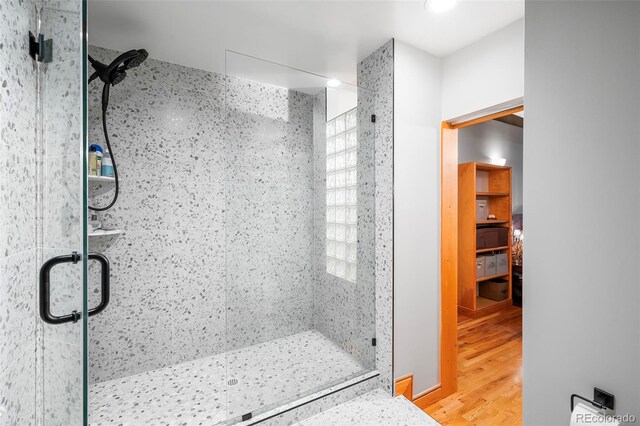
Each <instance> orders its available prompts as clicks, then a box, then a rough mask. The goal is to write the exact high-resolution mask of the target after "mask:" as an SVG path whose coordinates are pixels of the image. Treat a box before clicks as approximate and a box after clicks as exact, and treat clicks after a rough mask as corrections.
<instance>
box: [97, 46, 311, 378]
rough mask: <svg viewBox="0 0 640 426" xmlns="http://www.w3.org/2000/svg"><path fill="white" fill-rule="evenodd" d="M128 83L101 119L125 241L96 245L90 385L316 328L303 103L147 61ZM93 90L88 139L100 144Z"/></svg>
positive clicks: (110, 216)
mask: <svg viewBox="0 0 640 426" xmlns="http://www.w3.org/2000/svg"><path fill="white" fill-rule="evenodd" d="M90 54H91V55H92V56H93V57H95V58H96V59H98V60H102V61H107V62H108V61H109V60H111V59H113V58H114V57H115V56H117V54H118V53H117V52H114V51H109V50H106V49H102V48H98V47H94V46H91V48H90ZM151 55H153V52H151ZM128 74H129V75H128V77H127V79H126V80H125V81H124V82H122V83H121V84H119V85H118V86H116V87H114V88H112V90H111V102H110V108H109V117H108V120H109V121H108V125H109V128H110V130H111V134H112V146H113V149H114V151H115V155H116V160H117V164H118V171H119V175H120V178H121V180H120V182H121V184H120V197H119V200H118V203H117V204H116V205H115V207H114V208H112V209H111V210H109V211H108V212H106V213H105V214H102V215H101V218H102V220H103V224H104V225H105V226H106V227H111V228H119V229H123V230H124V232H125V233H124V234H123V235H121V236H118V237H115V238H114V237H110V238H91V240H90V244H91V248H92V250H95V251H99V252H103V253H105V254H106V255H107V256H108V257H109V258H110V260H111V266H112V281H111V282H112V284H111V285H112V299H111V304H110V306H109V308H108V309H107V310H106V311H105V312H103V313H102V314H101V315H98V316H96V317H93V318H91V320H90V325H89V327H90V330H89V336H90V354H91V355H90V378H91V381H92V382H95V381H103V380H110V379H114V378H118V377H123V376H127V375H130V374H135V373H139V372H142V371H147V370H151V369H154V368H159V367H164V366H167V365H171V364H175V363H180V362H184V361H188V360H192V359H196V358H201V357H204V356H209V355H213V354H217V353H220V352H224V351H225V350H231V349H236V348H240V347H244V346H248V345H253V344H257V343H261V342H265V341H268V340H272V339H276V338H279V337H283V336H287V335H290V334H293V333H297V332H300V331H304V330H308V329H310V328H311V315H312V309H311V306H312V292H311V285H312V283H311V247H312V215H313V207H312V185H311V182H312V176H313V168H312V150H313V145H312V128H311V114H312V106H313V105H312V101H311V98H310V97H309V96H308V95H303V94H300V93H298V92H293V91H287V90H284V89H280V88H275V87H270V86H266V85H262V84H258V83H255V82H249V81H246V80H240V79H229V83H228V84H227V85H225V81H224V77H223V76H221V75H219V74H214V73H209V72H205V71H201V70H196V69H192V68H187V67H182V66H179V65H175V64H169V63H166V62H161V61H156V60H153V59H149V60H147V61H146V62H145V63H144V64H143V65H142V66H141V67H139V68H137V69H135V70H132V71H130V72H129V73H128ZM100 90H101V88H100V87H99V85H92V87H90V117H89V129H90V141H91V142H92V143H99V144H103V143H104V142H103V136H102V125H101V120H100V107H99V105H100V102H99V99H100ZM225 91H226V96H227V99H228V101H229V102H228V109H227V114H228V116H227V117H228V122H227V123H228V125H227V126H226V127H225V124H224V123H225V120H224V114H225ZM92 193H93V195H96V197H94V198H93V202H94V203H104V202H106V201H108V196H109V193H108V192H106V193H105V189H104V188H94V189H92ZM225 228H226V232H225ZM225 269H226V270H227V271H228V275H226V274H225ZM92 272H95V271H92ZM92 276H93V277H95V275H92ZM97 285H98V282H97V279H92V280H91V288H92V290H91V291H92V298H91V301H90V305H93V304H95V303H97V300H98V297H99V295H98V293H97Z"/></svg>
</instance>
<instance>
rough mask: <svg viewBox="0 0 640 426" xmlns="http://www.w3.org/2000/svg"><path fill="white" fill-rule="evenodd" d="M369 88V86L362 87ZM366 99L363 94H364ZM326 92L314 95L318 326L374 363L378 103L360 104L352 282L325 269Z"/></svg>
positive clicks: (371, 365) (364, 360)
mask: <svg viewBox="0 0 640 426" xmlns="http://www.w3.org/2000/svg"><path fill="white" fill-rule="evenodd" d="M358 90H359V91H364V90H365V89H358ZM360 96H361V97H362V98H364V95H363V94H361V95H360ZM325 103H326V94H325V91H324V90H323V91H322V92H320V93H318V94H317V95H316V96H314V121H313V123H314V145H315V148H314V156H315V176H314V179H315V182H314V185H315V212H314V215H315V219H314V223H315V232H314V236H315V242H314V250H315V252H314V256H315V262H314V311H313V319H314V327H315V329H317V330H318V331H320V332H322V333H323V334H324V335H326V336H327V337H329V338H330V339H331V340H333V341H335V342H336V343H338V344H339V345H340V346H341V347H342V348H343V349H344V350H345V351H347V352H348V353H349V354H351V355H352V356H353V357H354V358H356V359H357V360H358V361H359V362H360V363H361V364H362V365H363V367H366V368H371V369H372V368H375V348H374V347H373V346H372V344H371V339H372V338H373V337H375V329H374V326H375V318H374V315H375V309H374V308H375V306H374V303H375V300H374V297H375V288H374V285H375V278H374V272H375V270H374V265H375V262H374V260H375V245H374V230H375V229H374V217H375V212H374V205H373V196H374V194H373V189H374V188H375V182H374V177H375V176H374V140H373V136H374V135H373V127H374V124H373V123H371V114H372V113H373V106H374V105H373V103H371V104H370V105H367V104H364V105H362V106H361V107H360V106H358V111H357V116H358V123H357V125H358V274H357V280H356V282H350V281H347V280H345V279H342V278H339V277H337V276H335V275H332V274H330V273H327V270H326V207H325V206H326V136H325V123H326V108H325Z"/></svg>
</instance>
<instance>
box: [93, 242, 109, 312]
mask: <svg viewBox="0 0 640 426" xmlns="http://www.w3.org/2000/svg"><path fill="white" fill-rule="evenodd" d="M89 260H97V261H98V262H100V304H99V305H98V306H96V307H95V308H92V309H89V316H90V317H92V316H94V315H97V314H99V313H100V312H102V311H104V310H105V309H106V308H107V305H108V304H109V298H110V297H111V282H110V277H111V267H110V266H109V259H107V256H105V255H104V254H102V253H89Z"/></svg>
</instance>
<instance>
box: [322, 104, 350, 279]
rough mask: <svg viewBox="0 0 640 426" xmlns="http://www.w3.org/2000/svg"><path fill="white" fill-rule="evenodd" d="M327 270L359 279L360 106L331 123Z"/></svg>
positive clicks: (328, 171) (328, 132) (328, 161)
mask: <svg viewBox="0 0 640 426" xmlns="http://www.w3.org/2000/svg"><path fill="white" fill-rule="evenodd" d="M326 135H327V171H326V173H327V273H329V274H332V275H335V276H337V277H340V278H344V279H345V280H348V281H351V282H356V276H357V242H358V199H357V197H358V188H357V184H358V182H357V178H358V170H357V165H358V151H357V150H358V134H357V129H356V108H354V109H352V110H351V111H348V112H346V113H345V114H342V115H339V116H337V117H336V118H334V119H333V120H331V121H329V122H328V123H327V127H326Z"/></svg>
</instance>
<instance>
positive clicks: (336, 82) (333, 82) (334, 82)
mask: <svg viewBox="0 0 640 426" xmlns="http://www.w3.org/2000/svg"><path fill="white" fill-rule="evenodd" d="M340 84H342V83H341V82H340V80H336V79H335V78H332V79H331V80H328V81H327V86H329V87H338V86H340Z"/></svg>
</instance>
